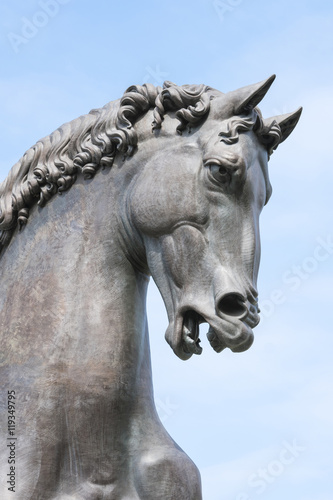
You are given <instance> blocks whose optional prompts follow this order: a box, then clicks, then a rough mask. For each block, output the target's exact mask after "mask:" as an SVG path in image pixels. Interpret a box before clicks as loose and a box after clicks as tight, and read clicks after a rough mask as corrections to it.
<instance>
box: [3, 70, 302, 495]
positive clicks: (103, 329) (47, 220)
mask: <svg viewBox="0 0 333 500" xmlns="http://www.w3.org/2000/svg"><path fill="white" fill-rule="evenodd" d="M272 81H273V77H271V78H269V79H268V80H266V81H264V82H261V83H259V84H257V85H252V86H249V87H246V88H243V89H240V90H237V91H234V92H230V93H229V94H225V95H224V94H222V93H221V92H218V91H216V90H214V89H211V88H209V87H206V86H204V85H192V86H183V87H177V86H176V85H174V84H171V83H170V82H166V83H165V85H164V89H163V90H162V89H161V88H155V87H153V86H152V85H149V84H148V85H145V86H136V87H130V88H129V89H128V90H127V91H126V93H125V94H124V96H123V98H122V100H120V101H115V102H114V103H110V104H109V105H107V106H105V107H104V108H103V109H101V110H94V111H93V112H91V113H90V114H89V115H86V116H83V117H81V118H79V119H77V120H74V121H73V122H71V123H69V124H65V125H63V126H62V127H60V128H59V129H58V130H57V131H56V132H54V133H53V134H51V136H49V137H46V138H45V139H43V140H42V141H40V142H39V143H37V145H36V146H34V147H33V148H32V149H31V150H29V151H28V152H27V153H26V155H25V156H24V157H23V159H21V160H20V162H18V164H17V165H15V166H14V167H13V169H12V171H11V172H10V174H9V176H8V178H7V180H6V181H5V182H4V183H3V184H2V186H1V188H0V189H1V191H0V194H1V201H0V203H1V205H0V207H1V219H0V231H1V239H0V242H1V245H2V257H1V262H0V265H1V295H0V326H1V330H0V331H1V363H0V377H1V378H0V380H1V387H2V397H3V399H2V401H1V415H0V425H1V426H2V427H1V436H2V438H3V440H4V439H6V438H7V437H8V438H10V440H8V443H11V442H12V443H14V444H15V443H17V447H16V448H15V446H14V444H12V447H14V448H15V450H14V451H15V452H16V454H15V466H13V467H14V470H13V469H10V465H9V464H8V450H10V447H8V448H5V449H4V447H2V449H1V453H2V455H3V456H1V461H0V464H1V478H2V483H1V488H2V492H1V498H2V499H7V498H8V499H9V498H10V499H11V498H14V496H13V493H12V491H10V487H11V483H10V482H9V483H7V482H6V481H5V480H4V479H3V478H7V474H8V473H12V475H13V473H14V476H15V473H16V476H15V477H16V479H15V481H14V483H15V488H16V489H15V493H16V494H15V498H18V499H20V500H51V499H52V500H65V499H66V500H74V499H75V500H79V499H80V500H83V499H84V500H88V499H89V500H97V499H100V498H103V499H110V500H111V499H114V500H125V499H126V500H138V499H140V500H156V499H163V500H185V499H186V500H199V499H201V486H200V476H199V472H198V470H197V468H196V466H195V465H194V464H193V462H192V461H191V460H190V459H189V458H188V457H187V455H186V454H185V453H184V452H183V451H182V450H181V449H180V448H179V447H178V446H177V445H176V444H175V443H174V441H173V440H172V439H171V437H170V436H169V435H168V434H167V432H166V431H165V429H164V427H163V426H162V424H161V422H160V420H159V418H158V416H157V413H156V409H155V405H154V400H153V392H152V381H151V366H150V353H149V342H148V329H147V318H146V304H145V301H146V290H147V285H148V281H149V276H150V275H152V276H153V278H154V280H155V282H156V283H157V286H158V287H159V289H160V291H161V294H162V296H163V299H164V302H165V305H166V308H167V312H168V317H169V327H168V329H167V332H166V339H167V341H168V342H169V344H170V346H171V347H172V349H173V350H174V352H175V353H176V354H177V355H178V356H179V357H180V358H181V359H188V358H190V357H191V356H192V354H193V353H194V354H200V353H201V347H200V345H199V338H198V334H199V324H200V323H201V322H208V323H209V331H208V338H209V340H210V342H211V345H212V346H213V348H214V349H215V350H216V351H218V352H219V351H221V350H222V349H224V348H226V347H229V348H230V349H231V350H233V351H243V350H245V349H247V348H248V347H250V345H251V343H252V339H253V334H252V328H253V327H255V326H256V325H257V323H258V321H259V316H258V298H257V296H258V294H257V290H256V278H257V273H258V266H259V258H260V242H259V214H260V212H261V210H262V208H263V206H264V204H265V203H266V202H267V200H268V198H269V196H270V193H271V187H270V183H269V179H268V171H267V162H268V158H269V154H270V153H271V152H272V151H273V149H275V148H276V147H277V146H278V144H279V143H280V142H282V141H283V140H284V139H285V138H286V137H287V136H288V135H289V133H290V132H291V131H292V129H293V128H294V126H295V125H296V123H297V120H298V118H299V115H300V110H299V111H297V112H295V113H293V114H290V115H288V116H283V117H275V118H274V119H269V120H262V118H261V115H260V112H259V110H257V108H256V107H255V106H256V105H257V104H258V102H259V101H260V100H261V98H262V97H263V96H264V94H265V93H266V91H267V90H268V88H269V86H270V85H271V83H272ZM152 123H153V132H152V126H151V125H152ZM176 129H177V130H176ZM101 167H103V168H101ZM84 177H88V178H91V180H86V179H84ZM92 177H94V178H93V179H92ZM59 192H61V193H62V196H58V193H59ZM44 205H45V206H44ZM42 206H44V207H43V208H41V207H42ZM25 225H26V227H25V228H24V230H21V231H19V226H20V227H21V226H22V227H24V226H25ZM7 390H8V391H15V393H14V394H15V398H16V399H15V401H14V404H12V406H13V405H14V406H15V417H16V419H15V426H16V430H15V431H14V434H12V435H10V434H9V433H8V428H7V417H8V406H7V400H6V397H4V393H5V396H6V395H7ZM11 394H12V393H11ZM12 401H13V399H12ZM12 406H11V407H12ZM15 432H17V437H18V440H17V441H11V440H12V439H14V437H16V435H15ZM8 479H9V480H10V476H9V478H8Z"/></svg>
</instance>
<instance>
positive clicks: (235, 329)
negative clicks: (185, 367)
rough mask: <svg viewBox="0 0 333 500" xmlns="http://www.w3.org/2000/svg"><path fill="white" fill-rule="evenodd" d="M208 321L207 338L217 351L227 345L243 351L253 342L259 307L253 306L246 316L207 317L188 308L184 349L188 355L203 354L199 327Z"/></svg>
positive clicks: (184, 324)
mask: <svg viewBox="0 0 333 500" xmlns="http://www.w3.org/2000/svg"><path fill="white" fill-rule="evenodd" d="M202 323H208V325H209V329H208V332H207V338H208V340H209V342H210V345H211V346H212V348H213V349H214V350H215V351H216V352H218V353H219V352H221V351H223V350H224V349H226V348H227V347H228V348H229V349H231V350H232V351H233V352H242V351H246V350H247V349H249V347H250V346H251V345H252V343H253V331H252V329H253V328H254V327H255V326H257V324H258V323H259V315H258V309H257V307H254V306H251V307H250V308H249V312H248V315H247V316H246V317H244V318H236V317H233V318H228V319H226V318H220V317H219V318H218V319H217V321H216V320H215V321H214V320H213V319H209V320H207V319H205V318H204V317H203V316H202V315H201V314H199V313H198V312H197V311H194V310H187V311H186V312H185V313H184V315H183V325H182V350H183V352H184V354H185V356H186V357H189V356H191V355H192V354H201V353H202V347H201V346H200V342H201V341H200V337H199V327H200V325H201V324H202Z"/></svg>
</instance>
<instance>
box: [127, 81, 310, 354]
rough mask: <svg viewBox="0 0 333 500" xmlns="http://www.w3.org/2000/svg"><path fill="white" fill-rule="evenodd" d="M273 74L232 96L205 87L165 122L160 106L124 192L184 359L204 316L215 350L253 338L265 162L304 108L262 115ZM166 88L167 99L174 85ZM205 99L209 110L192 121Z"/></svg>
mask: <svg viewBox="0 0 333 500" xmlns="http://www.w3.org/2000/svg"><path fill="white" fill-rule="evenodd" d="M273 80H274V76H273V77H271V78H269V79H268V80H265V81H264V82H260V83H259V84H256V85H251V86H248V87H244V88H242V89H239V90H237V91H233V92H230V93H228V94H222V93H219V92H217V91H214V90H213V89H210V88H209V87H206V88H205V90H204V91H203V90H201V100H200V102H199V101H197V104H196V105H195V106H193V105H192V107H190V106H188V107H187V110H185V111H184V110H183V111H182V113H180V112H179V111H178V112H177V111H175V110H174V107H173V106H171V105H169V112H168V113H166V112H165V110H164V115H163V118H162V120H163V127H161V121H162V120H161V119H160V120H159V125H158V126H157V122H158V114H156V113H155V115H154V116H155V122H154V128H155V131H154V134H151V135H150V137H148V138H146V141H145V143H144V145H143V146H142V147H141V155H143V157H142V163H143V165H144V166H143V167H142V168H141V169H140V171H139V172H138V173H137V175H136V176H134V179H133V182H132V183H130V185H129V188H128V190H127V194H126V197H125V198H126V203H125V205H126V210H125V212H126V219H127V221H126V224H127V225H128V226H129V227H131V228H132V231H133V232H134V233H135V234H136V235H137V241H140V242H141V245H142V248H141V250H142V255H144V256H145V257H144V260H145V261H146V265H147V267H148V269H149V272H150V273H151V275H152V276H153V278H154V281H155V282H156V284H157V286H158V288H159V290H160V292H161V294H162V297H163V300H164V302H165V305H166V309H167V313H168V318H169V326H168V329H167V331H166V339H167V341H168V343H169V344H170V346H171V347H172V349H173V350H174V352H175V353H176V354H177V355H178V356H179V357H180V358H181V359H184V360H185V359H188V358H189V357H191V355H192V354H200V353H201V352H202V348H201V347H200V345H199V343H200V339H199V325H200V324H201V323H204V322H207V323H208V324H209V330H208V333H207V336H208V339H209V341H210V343H211V345H212V347H213V348H214V349H215V350H216V351H217V352H220V351H222V350H223V349H224V348H226V347H228V348H230V349H231V350H232V351H234V352H240V351H244V350H246V349H248V348H249V347H250V345H251V344H252V342H253V333H252V329H253V328H254V327H255V326H256V325H257V324H258V323H259V308H258V292H257V275H258V267H259V261H260V236H259V215H260V212H261V210H262V208H263V206H264V205H265V204H266V203H267V201H268V199H269V197H270V195H271V191H272V189H271V185H270V182H269V177H268V168H267V163H268V159H269V156H270V154H271V153H272V152H273V150H274V149H276V147H277V146H278V144H280V143H281V142H282V141H283V140H284V139H286V137H287V136H288V135H289V134H290V133H291V131H292V130H293V128H294V127H295V125H296V123H297V121H298V119H299V116H300V113H301V109H300V110H298V111H296V112H295V113H291V114H290V115H284V116H281V117H274V118H271V119H268V120H263V119H262V116H261V113H260V111H259V110H258V109H257V108H256V106H257V104H258V103H259V102H260V100H261V99H262V98H263V97H264V95H265V94H266V92H267V90H268V88H269V87H270V85H271V83H272V81H273ZM168 92H169V93H168ZM191 92H192V93H193V92H194V90H193V88H191V87H188V89H187V93H191ZM165 93H166V94H168V96H167V97H168V98H169V100H170V84H169V89H168V87H167V88H166V92H165ZM165 102H167V100H166V98H165V100H164V103H165ZM160 104H161V102H160ZM205 106H206V114H205V116H198V120H197V121H196V122H195V120H194V119H193V120H192V121H191V119H190V113H191V116H192V117H193V116H195V115H196V113H197V115H200V111H202V109H203V108H204V107H205ZM207 108H209V110H208V111H207ZM186 113H187V115H186ZM202 114H203V113H202ZM144 120H148V118H145V119H144ZM179 120H180V121H181V125H179ZM177 124H178V128H177V130H178V132H181V134H178V135H177V134H175V129H176V125H177ZM187 124H189V125H190V126H191V130H186V125H187ZM142 126H143V122H142ZM137 127H138V130H140V123H138V124H137ZM163 140H164V143H163ZM139 153H140V142H139V152H138V153H137V154H139Z"/></svg>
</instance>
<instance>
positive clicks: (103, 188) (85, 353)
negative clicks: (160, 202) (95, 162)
mask: <svg viewBox="0 0 333 500" xmlns="http://www.w3.org/2000/svg"><path fill="white" fill-rule="evenodd" d="M112 176H113V174H112V169H111V171H110V172H108V173H106V172H104V173H103V172H100V173H98V174H97V175H96V178H95V179H93V180H92V181H91V182H89V183H87V182H85V181H80V180H78V181H77V183H76V184H75V185H74V186H73V187H72V188H71V190H70V191H68V192H67V193H65V195H63V196H58V197H55V198H54V199H53V200H51V202H49V204H48V205H47V206H46V207H44V208H43V209H42V210H41V211H40V213H37V212H38V210H37V209H36V210H34V213H32V214H31V217H30V220H29V222H28V225H27V227H26V228H25V230H24V231H23V232H22V233H21V234H18V235H16V236H14V239H13V240H12V242H11V245H10V247H9V248H8V249H7V252H6V253H5V255H4V257H6V258H5V260H4V261H3V265H4V266H6V276H8V295H10V294H11V291H12V292H13V293H12V296H13V297H15V299H13V300H14V302H15V304H14V305H13V310H15V308H17V311H20V312H19V314H20V316H21V317H23V318H26V323H25V325H24V328H23V329H22V341H23V342H25V343H27V347H26V350H25V349H22V353H23V354H22V356H25V358H26V359H27V358H28V356H29V353H30V354H31V348H30V347H29V345H28V340H26V341H25V340H24V338H27V339H28V338H29V334H28V335H27V332H28V333H29V332H31V335H33V336H34V337H39V339H40V342H39V343H40V345H41V351H40V356H41V362H43V360H44V359H47V360H48V363H49V367H51V370H52V367H53V366H54V367H55V370H56V371H57V377H60V376H61V375H60V374H59V370H60V371H65V372H68V370H72V371H73V373H75V378H76V379H77V380H78V381H80V380H82V384H83V383H86V381H87V374H86V372H87V370H88V372H89V377H90V381H91V380H92V383H93V385H94V383H95V382H94V380H95V381H96V384H97V381H99V382H98V383H100V382H101V381H103V380H105V381H107V383H108V384H109V385H110V379H112V384H114V390H115V392H119V390H120V389H119V388H121V387H127V388H128V387H130V388H131V390H132V394H135V392H136V391H135V387H136V388H137V389H138V390H140V392H141V393H142V392H143V390H144V391H146V394H147V396H148V397H150V396H151V372H150V357H149V343H148V330H147V320H146V308H145V302H146V290H147V285H148V277H147V276H145V275H144V274H142V273H140V272H138V271H137V270H136V269H135V268H134V267H133V265H132V264H131V263H130V262H129V261H128V259H127V257H126V255H125V252H124V251H123V248H122V247H121V245H120V241H121V240H120V238H119V224H118V222H117V211H118V205H119V190H118V187H119V186H117V183H116V182H114V179H112V178H111V177H112ZM15 262H17V263H19V264H18V265H15ZM36 263H38V264H36ZM15 273H16V274H15ZM14 275H15V277H16V279H15V287H13V286H11V285H10V283H9V282H10V281H11V280H12V277H13V276H14ZM32 279H33V281H34V282H33V283H32ZM5 285H6V283H5ZM14 288H15V290H14ZM9 289H11V291H10V290H9ZM27 290H30V291H31V290H32V291H33V292H34V293H30V295H29V300H27V293H26V291H27ZM35 292H36V293H35ZM31 311H43V312H44V317H45V315H46V321H47V330H46V329H45V323H44V322H41V321H38V319H39V318H37V317H36V315H34V314H32V313H31ZM52 346H53V347H52ZM54 346H56V347H54ZM22 361H23V362H24V360H23V359H22ZM60 365H61V366H62V367H64V368H63V370H62V369H60V368H59V366H60ZM80 383H81V382H80Z"/></svg>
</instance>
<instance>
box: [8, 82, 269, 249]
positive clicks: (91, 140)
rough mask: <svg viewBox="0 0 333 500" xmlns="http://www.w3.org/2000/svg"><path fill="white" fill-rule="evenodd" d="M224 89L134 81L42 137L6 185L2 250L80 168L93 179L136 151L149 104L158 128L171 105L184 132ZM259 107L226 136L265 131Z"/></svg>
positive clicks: (69, 183) (233, 137) (237, 121)
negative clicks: (111, 98) (115, 95)
mask: <svg viewBox="0 0 333 500" xmlns="http://www.w3.org/2000/svg"><path fill="white" fill-rule="evenodd" d="M220 95H223V94H222V92H219V91H217V90H214V89H212V88H210V87H208V86H206V85H183V86H177V85H175V84H174V83H172V82H168V81H167V82H165V83H164V85H163V88H161V87H155V86H154V85H152V84H149V83H148V84H144V85H142V86H141V85H134V86H131V87H129V88H128V89H127V90H126V92H125V93H124V95H123V97H122V98H121V99H120V100H118V101H113V102H110V103H108V104H106V105H105V106H104V107H103V108H100V109H94V110H92V111H90V113H89V114H87V115H83V116H81V117H79V118H77V119H75V120H73V121H71V122H69V123H66V124H64V125H62V126H61V127H59V128H58V129H57V130H55V131H54V132H53V133H52V134H50V135H49V136H47V137H45V138H43V139H41V140H40V141H38V142H37V143H36V144H35V145H34V146H32V147H31V148H30V149H29V150H28V151H27V152H26V153H25V154H24V155H23V157H22V158H21V159H20V160H19V161H18V162H17V163H16V164H15V165H14V166H13V167H12V169H11V170H10V172H9V174H8V176H7V178H6V179H5V180H4V181H3V182H2V184H1V185H0V254H1V252H2V250H3V249H5V248H6V247H7V246H8V244H9V241H10V239H11V237H12V235H13V233H14V231H15V229H16V227H17V226H19V228H22V227H23V226H24V225H25V224H26V223H27V221H28V218H29V211H30V209H31V208H32V207H33V206H34V205H35V204H38V205H39V206H41V207H42V206H44V205H45V203H46V202H47V201H49V200H50V199H51V198H52V197H53V196H54V195H55V194H57V193H59V194H61V193H62V192H63V191H66V190H68V189H69V188H70V187H71V186H72V185H73V184H74V182H75V181H76V178H77V176H78V175H80V174H81V175H83V176H84V178H86V179H88V178H91V177H93V176H94V175H95V173H96V172H97V170H98V169H99V168H105V167H111V166H112V164H113V161H114V159H115V156H116V154H117V153H118V152H121V153H122V154H124V155H125V156H126V155H128V156H129V155H132V154H133V153H134V151H135V148H136V146H137V134H136V131H135V128H134V124H135V121H136V120H137V119H138V118H139V117H140V116H141V115H143V114H145V113H146V112H147V111H148V110H149V109H153V116H154V121H153V123H152V128H153V130H154V129H159V128H161V125H162V122H163V118H164V115H165V114H166V113H167V112H168V111H171V110H172V111H176V117H177V118H178V119H179V121H180V124H179V125H178V127H177V132H178V133H180V134H181V133H182V131H183V130H185V129H186V127H187V126H191V125H193V126H194V125H195V124H197V123H198V122H199V121H200V120H201V119H202V118H204V117H206V116H207V114H208V112H209V109H210V101H211V99H212V98H214V97H217V96H220ZM257 111H258V110H257ZM254 113H255V116H252V119H251V120H250V121H249V120H246V119H245V117H237V118H235V119H234V121H233V123H232V126H231V129H228V130H227V131H226V133H224V134H221V135H224V136H225V139H222V140H226V141H228V137H229V140H230V141H234V140H237V136H238V134H237V132H238V130H240V131H242V130H249V129H250V128H253V129H256V133H257V134H258V135H260V130H261V129H262V120H261V116H260V112H259V111H258V113H257V112H256V111H255V112H254ZM258 123H259V125H258ZM272 132H273V134H272ZM272 132H271V134H272V135H274V133H278V132H276V131H275V132H274V131H272ZM235 134H236V135H235Z"/></svg>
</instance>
